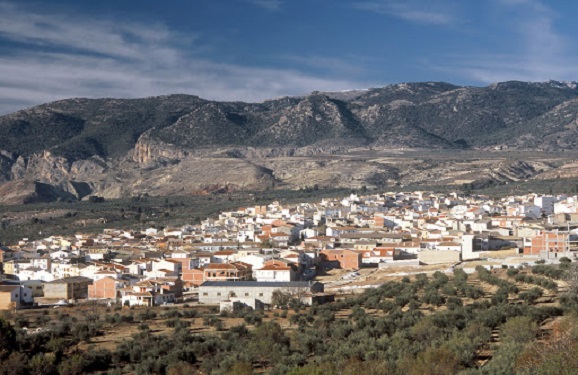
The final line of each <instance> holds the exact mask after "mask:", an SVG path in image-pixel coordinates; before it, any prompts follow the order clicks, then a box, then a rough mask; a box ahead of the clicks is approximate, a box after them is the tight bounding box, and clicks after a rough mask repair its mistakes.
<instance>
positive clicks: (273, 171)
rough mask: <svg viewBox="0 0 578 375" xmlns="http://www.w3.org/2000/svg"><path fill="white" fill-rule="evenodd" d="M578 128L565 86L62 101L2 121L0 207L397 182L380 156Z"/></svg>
mask: <svg viewBox="0 0 578 375" xmlns="http://www.w3.org/2000/svg"><path fill="white" fill-rule="evenodd" d="M577 127H578V86H577V84H576V83H574V82H557V81H549V82H517V81H511V82H503V83H496V84H492V85H489V86H487V87H463V86H456V85H452V84H448V83H441V82H424V83H401V84H393V85H389V86H386V87H382V88H372V89H367V90H356V91H347V92H313V93H311V94H309V95H304V96H301V97H284V98H278V99H271V100H267V101H264V102H260V103H243V102H217V101H210V100H205V99H202V98H200V97H197V96H191V95H168V96H159V97H149V98H144V99H68V100H60V101H56V102H52V103H47V104H43V105H39V106H36V107H33V108H29V109H25V110H21V111H18V112H15V113H11V114H8V115H4V116H1V117H0V183H1V185H0V203H3V204H16V203H23V202H36V201H51V200H54V199H83V198H86V197H88V196H89V195H100V196H104V197H107V198H114V197H123V196H131V195H136V194H144V193H147V194H154V195H167V194H202V193H206V192H210V191H214V190H230V189H239V188H244V189H264V188H277V187H285V188H297V187H300V186H302V185H303V182H306V183H308V184H311V185H313V184H319V185H320V186H352V185H368V186H379V185H380V184H382V185H387V184H389V183H392V182H395V181H398V182H399V181H400V176H401V175H403V171H402V170H400V166H398V165H395V163H394V162H393V163H387V162H384V161H383V160H381V161H378V162H377V163H376V162H375V160H374V159H372V160H370V159H371V157H374V156H376V155H377V156H380V155H381V156H383V155H382V154H379V152H382V153H383V152H385V153H387V152H400V151H403V150H422V151H425V150H456V152H458V151H460V150H465V151H472V150H476V151H487V152H491V151H495V150H533V151H542V152H549V151H561V150H576V149H578V143H577V142H576V138H577V137H576V135H577V134H578V130H577ZM356 158H358V159H359V163H362V164H359V165H356V162H355V160H356ZM368 158H369V159H368ZM422 161H423V160H422ZM308 163H309V164H308ZM339 163H341V167H342V168H340V167H339V165H338V164H339ZM372 163H373V164H372ZM548 165H549V164H547V163H546V166H545V167H544V166H543V167H544V168H542V169H551V168H550V167H552V168H554V167H556V166H552V165H550V167H548ZM323 169H327V170H328V173H330V176H327V175H324V174H323V173H320V172H319V170H323ZM316 170H317V171H316ZM299 175H301V177H302V178H300V177H298V176H299ZM376 176H377V177H376ZM376 179H377V180H380V181H378V183H376Z"/></svg>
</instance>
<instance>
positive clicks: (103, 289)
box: [88, 276, 124, 299]
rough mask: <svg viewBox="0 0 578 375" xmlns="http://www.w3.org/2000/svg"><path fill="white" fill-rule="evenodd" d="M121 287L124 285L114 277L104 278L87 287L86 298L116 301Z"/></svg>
mask: <svg viewBox="0 0 578 375" xmlns="http://www.w3.org/2000/svg"><path fill="white" fill-rule="evenodd" d="M123 286H124V283H123V282H122V281H119V280H117V279H116V278H114V277H110V276H106V277H103V278H100V279H98V280H96V281H95V282H94V283H93V284H92V285H89V286H88V298H107V299H116V298H117V297H118V290H119V289H120V288H121V287H123Z"/></svg>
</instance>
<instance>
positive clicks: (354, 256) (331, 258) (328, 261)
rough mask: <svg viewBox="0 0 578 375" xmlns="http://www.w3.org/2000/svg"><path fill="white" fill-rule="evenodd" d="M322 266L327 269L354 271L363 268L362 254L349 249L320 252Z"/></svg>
mask: <svg viewBox="0 0 578 375" xmlns="http://www.w3.org/2000/svg"><path fill="white" fill-rule="evenodd" d="M319 256H320V257H321V265H322V266H323V267H326V268H341V269H344V270H354V269H359V267H361V263H362V261H361V254H360V253H358V252H355V251H353V250H348V249H325V250H321V251H320V252H319Z"/></svg>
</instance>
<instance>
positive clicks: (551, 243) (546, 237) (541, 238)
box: [524, 232, 570, 255]
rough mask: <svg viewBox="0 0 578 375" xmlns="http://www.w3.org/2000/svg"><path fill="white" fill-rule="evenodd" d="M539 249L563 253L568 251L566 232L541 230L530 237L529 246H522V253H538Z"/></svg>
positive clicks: (568, 244)
mask: <svg viewBox="0 0 578 375" xmlns="http://www.w3.org/2000/svg"><path fill="white" fill-rule="evenodd" d="M540 251H547V252H550V253H565V252H568V251H570V243H569V235H568V233H560V232H541V233H540V234H538V235H536V236H534V237H532V243H531V245H530V246H526V247H524V255H538V254H540Z"/></svg>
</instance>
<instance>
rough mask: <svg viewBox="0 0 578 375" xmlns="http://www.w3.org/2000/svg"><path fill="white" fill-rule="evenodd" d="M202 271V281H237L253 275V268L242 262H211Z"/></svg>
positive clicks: (249, 278) (247, 278)
mask: <svg viewBox="0 0 578 375" xmlns="http://www.w3.org/2000/svg"><path fill="white" fill-rule="evenodd" d="M203 272H204V276H203V280H204V281H239V280H251V278H252V277H253V268H252V267H251V265H250V264H247V263H243V262H234V263H211V264H207V265H206V266H205V267H204V269H203Z"/></svg>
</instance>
